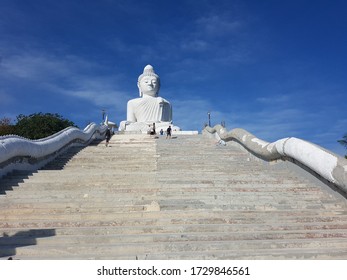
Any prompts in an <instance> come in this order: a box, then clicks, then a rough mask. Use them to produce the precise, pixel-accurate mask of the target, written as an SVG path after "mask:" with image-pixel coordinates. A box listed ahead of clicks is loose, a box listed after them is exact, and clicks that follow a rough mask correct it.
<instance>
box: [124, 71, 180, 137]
mask: <svg viewBox="0 0 347 280" xmlns="http://www.w3.org/2000/svg"><path fill="white" fill-rule="evenodd" d="M137 86H138V88H139V93H140V98H135V99H131V100H129V101H128V104H127V120H126V121H122V122H121V123H120V126H119V130H122V131H124V130H125V131H141V132H147V131H148V129H149V126H153V124H155V127H156V129H166V128H167V127H168V126H169V125H171V127H172V107H171V104H170V103H169V102H168V101H167V100H166V99H164V98H162V97H159V96H158V93H159V89H160V79H159V76H158V75H157V74H156V73H155V72H154V69H153V67H152V66H151V65H147V66H146V67H145V68H144V70H143V74H141V75H140V76H139V78H138V82H137ZM173 130H180V128H179V127H175V126H174V127H173Z"/></svg>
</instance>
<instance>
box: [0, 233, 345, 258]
mask: <svg viewBox="0 0 347 280" xmlns="http://www.w3.org/2000/svg"><path fill="white" fill-rule="evenodd" d="M8 247H10V248H11V246H4V247H3V248H4V250H6V249H10V248H8ZM35 247H39V248H40V249H39V250H37V249H36V248H35ZM317 248H319V249H320V251H322V250H323V249H325V250H324V252H325V253H323V254H324V255H327V254H328V253H329V252H334V251H336V250H338V251H339V252H340V253H342V254H344V255H347V254H346V249H347V246H346V240H345V238H329V239H325V238H321V239H312V240H310V239H293V240H290V241H289V240H261V241H260V242H259V241H257V240H238V241H236V242H220V241H209V242H206V241H196V242H186V241H181V242H150V243H142V244H141V245H139V244H137V243H117V244H94V243H92V244H78V243H77V244H71V245H67V246H59V244H58V245H52V246H49V245H41V246H40V245H36V246H23V247H16V255H17V256H18V257H19V258H21V256H26V255H28V256H31V257H36V258H40V259H41V258H52V257H53V258H56V257H55V256H57V255H60V256H61V255H63V256H64V258H65V259H70V258H76V257H78V256H79V255H80V252H83V254H84V255H85V256H91V257H92V256H94V257H95V256H108V259H114V258H117V257H116V256H119V255H123V256H124V255H127V256H133V257H132V259H136V258H139V257H138V255H139V254H141V255H145V256H146V259H148V257H149V258H150V255H151V253H152V252H155V254H157V255H161V256H165V255H167V254H170V253H176V254H177V253H182V252H187V251H190V252H197V253H198V254H202V253H203V252H210V251H212V252H215V254H218V253H219V251H222V252H225V251H230V252H235V253H236V252H237V253H238V255H240V256H242V255H243V253H246V252H249V251H256V252H257V251H262V250H267V252H268V253H269V254H270V255H271V252H272V251H273V252H275V253H279V252H280V251H282V254H283V253H284V252H287V251H291V250H292V251H294V250H300V251H301V252H302V251H303V250H309V251H311V252H312V251H316V252H317ZM300 251H299V252H300ZM318 251H319V250H318ZM327 252H328V253H327ZM301 254H302V255H304V254H303V253H301ZM316 255H317V253H316ZM123 258H124V257H122V259H123Z"/></svg>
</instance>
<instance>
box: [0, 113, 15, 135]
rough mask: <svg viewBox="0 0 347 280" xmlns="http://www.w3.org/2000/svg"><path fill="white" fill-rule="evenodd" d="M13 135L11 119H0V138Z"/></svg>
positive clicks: (13, 129)
mask: <svg viewBox="0 0 347 280" xmlns="http://www.w3.org/2000/svg"><path fill="white" fill-rule="evenodd" d="M14 133H15V127H14V125H12V124H11V119H10V118H6V117H4V118H2V119H0V136H3V135H9V134H14Z"/></svg>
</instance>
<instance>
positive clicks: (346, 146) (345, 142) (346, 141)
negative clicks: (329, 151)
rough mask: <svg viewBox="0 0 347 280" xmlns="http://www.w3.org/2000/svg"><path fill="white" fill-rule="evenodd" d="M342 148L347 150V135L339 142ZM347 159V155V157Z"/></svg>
mask: <svg viewBox="0 0 347 280" xmlns="http://www.w3.org/2000/svg"><path fill="white" fill-rule="evenodd" d="M337 142H339V143H340V144H341V145H342V146H345V148H347V133H346V134H345V135H344V136H343V137H342V139H341V140H337ZM345 158H347V155H346V156H345Z"/></svg>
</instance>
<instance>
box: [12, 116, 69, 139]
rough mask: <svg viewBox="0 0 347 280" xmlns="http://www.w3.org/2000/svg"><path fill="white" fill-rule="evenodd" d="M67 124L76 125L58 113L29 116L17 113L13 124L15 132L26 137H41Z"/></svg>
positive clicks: (67, 125) (61, 128)
mask: <svg viewBox="0 0 347 280" xmlns="http://www.w3.org/2000/svg"><path fill="white" fill-rule="evenodd" d="M69 126H76V125H75V124H74V123H73V122H72V121H69V120H67V119H64V118H63V117H62V116H60V115H58V114H51V113H46V114H43V113H35V114H31V115H29V116H25V115H19V116H17V123H16V125H15V134H17V135H19V136H22V137H25V138H28V139H41V138H45V137H47V136H50V135H52V134H54V133H57V132H59V131H61V130H63V129H64V128H66V127H69Z"/></svg>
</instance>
